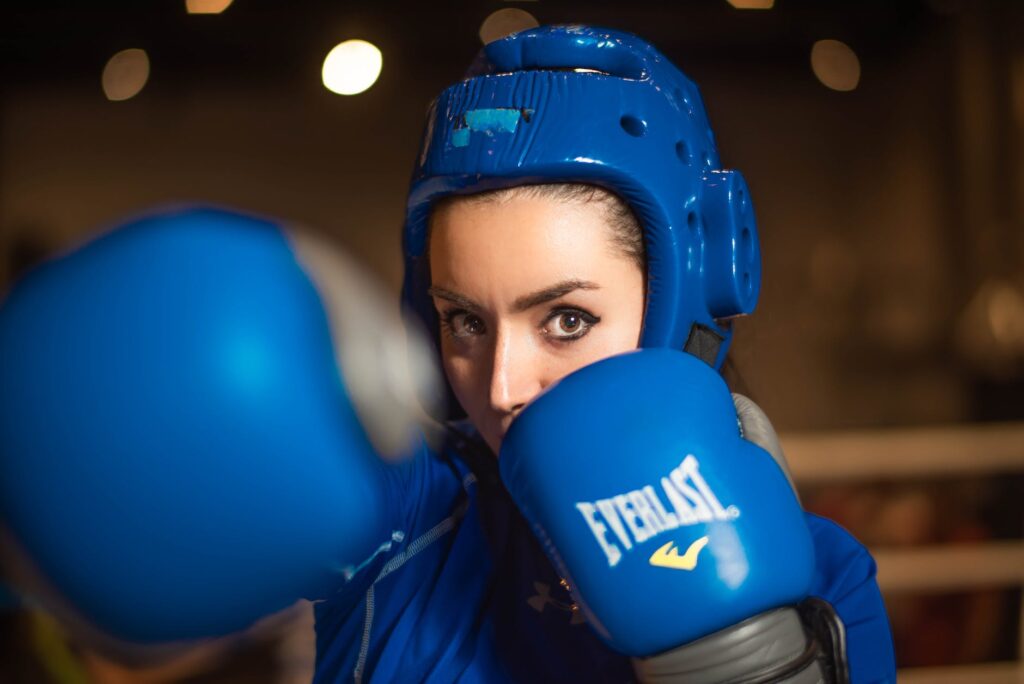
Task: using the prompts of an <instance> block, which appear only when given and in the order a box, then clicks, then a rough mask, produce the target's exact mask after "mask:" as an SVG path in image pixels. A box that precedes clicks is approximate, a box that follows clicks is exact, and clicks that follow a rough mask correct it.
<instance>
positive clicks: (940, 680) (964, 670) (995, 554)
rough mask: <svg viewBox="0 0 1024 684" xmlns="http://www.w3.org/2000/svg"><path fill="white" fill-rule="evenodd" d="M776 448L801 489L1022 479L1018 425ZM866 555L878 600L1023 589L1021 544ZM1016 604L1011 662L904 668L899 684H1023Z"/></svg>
mask: <svg viewBox="0 0 1024 684" xmlns="http://www.w3.org/2000/svg"><path fill="white" fill-rule="evenodd" d="M781 441H782V445H783V448H784V449H785V452H786V458H787V460H788V461H789V465H790V468H791V470H792V473H793V477H794V479H795V480H796V481H797V483H798V484H802V485H818V484H829V483H833V484H834V483H840V482H843V483H846V482H855V481H867V480H875V481H877V480H909V479H921V478H935V477H943V476H950V475H973V476H978V475H999V474H1006V473H1021V472H1024V423H992V424H974V425H959V426H943V427H930V428H902V429H879V430H870V431H869V430H864V431H849V432H829V433H813V434H812V433H790V434H784V435H782V438H781ZM1022 494H1024V492H1022ZM871 551H872V554H873V555H874V556H875V560H876V561H877V563H878V583H879V585H880V586H881V588H882V591H883V592H903V591H943V590H953V589H974V588H982V587H986V588H987V587H1024V540H1021V539H1017V540H1012V541H991V542H984V543H978V544H941V545H934V546H921V547H916V548H898V549H897V548H893V549H886V548H872V549H871ZM1021 603H1022V605H1021V610H1020V614H1019V616H1018V630H1019V641H1018V646H1017V660H1016V661H1013V662H1001V663H998V662H997V663H979V664H973V665H958V666H947V667H920V668H905V669H901V670H900V671H899V681H900V682H904V683H910V684H925V683H928V684H968V683H970V684H1003V683H1010V682H1013V683H1016V684H1020V683H1024V600H1022V602H1021Z"/></svg>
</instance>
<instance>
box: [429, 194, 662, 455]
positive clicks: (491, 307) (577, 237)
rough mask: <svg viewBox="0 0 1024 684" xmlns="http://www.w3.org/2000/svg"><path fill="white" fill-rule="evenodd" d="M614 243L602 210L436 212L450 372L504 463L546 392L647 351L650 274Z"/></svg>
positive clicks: (549, 206) (544, 201)
mask: <svg viewBox="0 0 1024 684" xmlns="http://www.w3.org/2000/svg"><path fill="white" fill-rule="evenodd" d="M612 238H613V236H612V230H611V228H610V226H609V224H608V222H607V220H606V218H605V211H604V210H603V208H602V207H601V205H600V204H599V203H597V202H582V201H570V202H566V201H560V200H555V199H551V198H545V197H531V196H513V197H512V198H511V199H505V200H496V201H466V200H461V201H459V200H457V201H454V202H453V203H451V204H447V205H444V206H442V207H441V208H439V209H438V210H437V211H436V212H435V214H434V217H433V220H432V222H431V238H430V269H431V274H432V281H433V282H432V287H431V290H430V292H431V295H432V296H433V299H434V305H435V307H436V308H437V311H438V315H439V317H440V320H441V353H442V357H443V360H444V369H445V373H446V374H447V376H448V380H449V382H450V383H451V386H452V389H453V390H454V392H455V396H456V397H457V398H458V400H459V402H460V403H461V404H462V407H463V408H464V409H466V412H467V414H468V415H469V418H470V420H472V421H473V424H474V425H475V426H476V427H477V429H478V430H479V431H480V433H481V435H482V436H483V438H484V439H485V440H486V442H487V444H488V445H489V446H490V447H491V449H493V450H494V452H495V453H498V449H499V447H500V445H501V440H502V437H503V436H504V435H505V431H506V430H508V427H509V425H510V424H511V422H512V419H513V418H514V417H515V416H516V414H518V413H519V411H521V410H522V409H523V407H524V406H525V405H526V404H527V403H528V402H529V401H530V400H531V399H533V397H535V396H536V395H537V393H538V392H540V391H541V390H542V389H544V388H545V387H547V386H548V385H550V384H551V383H553V382H555V381H556V380H559V379H560V378H562V377H563V376H565V375H567V374H568V373H571V372H572V371H574V370H576V369H578V368H581V367H583V366H585V365H587V364H590V363H593V362H594V361H598V360H600V359H602V358H605V357H607V356H611V355H613V354H618V353H620V352H624V351H627V350H630V349H635V348H636V347H637V344H638V342H639V339H640V327H641V324H642V322H643V312H644V296H645V295H644V279H643V274H642V272H641V270H640V267H639V266H638V265H637V263H636V260H635V259H634V258H632V257H630V256H628V255H627V254H625V253H624V252H623V250H622V248H621V247H619V246H617V245H616V243H615V242H614V241H613V239H612ZM556 437H557V436H556Z"/></svg>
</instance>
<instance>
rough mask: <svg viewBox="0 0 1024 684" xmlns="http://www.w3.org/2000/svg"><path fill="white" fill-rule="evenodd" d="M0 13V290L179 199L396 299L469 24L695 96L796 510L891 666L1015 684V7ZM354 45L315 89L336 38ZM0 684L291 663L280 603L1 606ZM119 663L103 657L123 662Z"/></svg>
mask: <svg viewBox="0 0 1024 684" xmlns="http://www.w3.org/2000/svg"><path fill="white" fill-rule="evenodd" d="M0 16H2V19H0V54H2V60H0V74H2V77H0V284H4V287H5V288H6V287H7V286H8V285H9V283H11V282H13V280H14V279H15V278H16V277H17V276H18V274H20V273H22V272H23V271H24V270H25V269H27V268H30V267H31V266H32V265H33V264H34V263H36V262H38V261H39V260H40V259H43V258H45V257H46V256H47V255H50V254H53V253H56V252H59V251H61V250H64V249H67V248H69V247H71V246H73V245H75V244H77V243H79V242H81V241H83V240H85V239H88V238H89V237H90V236H92V235H95V234H97V233H98V232H99V231H101V230H103V229H104V228H105V227H109V226H110V225H112V224H113V223H114V222H116V221H118V220H119V219H120V218H122V217H125V216H127V215H132V214H135V213H138V212H140V211H142V210H144V209H145V208H147V207H152V206H154V205H165V204H169V203H177V202H205V203H214V204H220V205H229V206H234V207H240V208H244V209H247V210H250V211H255V212H259V213H262V214H267V215H271V216H276V217H281V218H284V219H288V220H291V221H297V222H299V223H302V224H305V225H306V226H308V227H309V228H311V229H314V230H317V231H320V232H322V233H324V234H326V235H329V236H330V237H332V238H333V239H335V240H336V241H337V242H338V243H339V244H341V245H342V246H344V247H345V248H346V249H348V250H349V251H350V252H351V253H353V254H354V255H356V256H357V257H358V258H359V259H360V260H362V261H363V262H365V263H366V264H367V265H369V267H370V268H371V269H372V270H373V271H375V272H376V273H377V274H378V275H379V276H380V277H381V278H382V279H383V280H384V281H385V282H386V283H387V284H388V285H389V286H390V287H391V288H392V289H393V290H394V291H395V293H396V299H397V289H398V284H399V281H400V275H401V273H400V270H401V262H400V258H399V254H400V251H399V234H400V226H401V222H402V218H403V207H404V195H405V190H406V184H407V181H408V175H409V172H410V170H411V167H412V160H413V158H414V156H415V154H416V153H417V151H418V150H417V145H418V139H419V136H420V133H421V128H422V125H423V116H424V112H425V110H426V107H427V105H428V103H429V101H430V99H431V98H432V97H433V96H434V95H435V94H436V93H437V92H438V91H439V90H440V89H441V88H442V87H443V86H445V85H446V84H448V83H449V82H452V81H454V80H456V79H458V78H459V77H460V75H461V73H462V72H463V70H464V69H465V66H466V64H468V62H469V60H470V59H471V57H472V55H473V54H475V52H476V51H477V50H478V49H479V48H480V46H481V44H482V41H484V40H487V39H492V38H493V37H496V36H498V35H501V34H502V33H504V32H508V31H511V30H515V29H517V28H520V27H526V26H529V25H531V24H534V23H536V22H540V23H588V24H595V25H604V26H610V27H615V28H619V29H624V30H628V31H633V32H635V33H638V34H640V35H642V36H644V37H646V38H648V39H649V40H651V41H653V42H654V43H655V44H656V45H658V46H659V48H660V49H661V50H662V51H663V52H665V53H666V54H667V55H668V56H669V57H670V58H671V59H672V60H673V61H674V62H676V63H677V64H678V65H679V66H680V67H681V68H682V69H683V70H684V71H685V72H687V73H688V74H689V75H690V76H691V77H692V78H693V79H694V80H695V81H696V82H697V83H698V84H699V86H700V87H701V89H702V92H703V94H704V97H705V102H706V105H707V109H708V113H709V116H710V118H711V123H712V126H713V127H714V129H715V131H716V136H717V139H718V141H719V145H720V152H721V156H722V159H723V162H724V164H725V165H726V166H727V167H730V166H735V167H736V168H740V169H741V170H742V171H743V172H744V175H745V176H746V178H747V180H748V182H749V184H750V187H751V192H752V195H753V198H754V202H755V206H756V212H757V216H758V221H759V228H760V232H761V236H762V237H761V240H762V249H763V253H764V287H763V289H762V296H761V301H760V304H759V307H758V311H757V313H756V315H754V316H753V317H751V318H750V319H749V320H742V321H739V322H738V323H737V336H736V342H735V344H734V350H735V351H734V353H733V357H734V362H735V365H736V368H737V370H738V372H739V376H740V378H741V381H740V384H741V385H743V387H741V388H740V389H741V390H743V391H745V392H746V393H748V394H750V395H752V396H753V397H754V398H755V400H757V401H758V402H759V403H760V404H761V405H762V407H763V408H764V409H765V410H766V412H767V413H768V415H769V416H771V417H772V419H773V421H774V422H775V423H776V425H777V427H778V428H779V429H780V431H781V433H782V442H783V446H784V447H785V448H786V450H787V453H788V455H789V458H790V459H791V461H792V463H793V470H794V474H795V476H796V478H797V480H798V483H799V484H800V488H801V495H802V497H803V500H804V503H805V506H807V507H808V508H810V509H812V510H815V511H819V512H821V513H823V514H826V515H829V516H830V517H833V518H834V519H836V520H837V521H839V522H840V523H842V524H844V525H846V526H847V527H849V528H850V529H851V530H852V531H853V532H854V533H855V534H857V536H858V537H860V538H861V539H862V540H863V541H865V542H866V543H867V544H868V545H869V546H870V547H871V549H872V550H873V552H874V553H875V554H876V557H877V558H878V561H879V578H880V582H881V584H882V587H883V590H884V591H885V593H886V599H887V603H888V606H889V609H890V613H891V620H892V624H893V629H894V634H895V636H896V649H897V658H898V662H899V666H900V667H901V680H903V681H911V682H959V681H962V682H1002V681H1006V682H1010V681H1022V680H1024V669H1022V667H1024V666H1022V665H1021V659H1022V658H1024V635H1022V630H1021V623H1022V615H1024V613H1022V606H1021V584H1022V583H1024V543H1022V541H1021V537H1022V527H1024V503H1022V502H1024V497H1022V496H1021V495H1022V494H1024V40H1022V39H1021V36H1024V3H1017V2H1013V1H1012V0H1003V1H1000V0H981V1H976V2H968V1H967V0H904V1H900V2H891V1H887V0H863V1H859V2H858V1H854V0H847V1H844V2H830V3H820V2H814V1H813V0H777V1H776V2H774V3H773V2H772V1H771V0H732V1H730V2H727V1H726V0H689V1H686V2H660V1H658V0H631V1H630V2H616V1H610V0H605V1H601V0H597V1H595V0H589V1H583V0H537V1H532V2H527V1H522V2H501V1H498V0H472V1H470V0H454V1H452V2H417V3H399V2H371V1H369V0H353V1H351V2H326V1H321V0H309V1H307V2H303V3H289V2H269V1H267V0H235V1H234V2H230V0H188V1H187V2H186V1H185V0H180V1H178V2H170V1H168V2H161V3H130V2H104V1H97V2H89V3H76V2H70V1H65V2H35V3H19V4H17V5H14V6H9V7H8V9H6V10H4V11H3V14H2V15H0ZM353 39H359V40H364V41H368V42H370V43H372V44H373V45H375V46H376V47H377V48H378V49H379V50H380V54H381V55H382V68H381V70H380V73H379V77H378V78H377V79H376V81H375V82H374V83H373V84H372V86H370V87H369V88H368V89H367V90H365V91H363V92H361V93H359V94H355V95H340V94H337V93H335V92H332V91H331V90H329V89H328V88H327V87H325V77H324V64H325V58H326V57H327V55H328V53H329V52H330V51H331V50H332V48H334V47H335V46H336V45H338V44H340V43H342V42H344V41H347V40H353ZM2 603H3V610H2V611H0V616H2V617H0V629H2V632H0V634H2V636H0V680H2V681H15V682H20V681H26V682H37V681H38V682H90V681H92V682H103V683H105V682H158V681H175V682H177V681H182V682H233V681H246V682H292V681H308V680H309V676H310V672H311V664H312V661H311V659H312V641H311V640H312V631H311V627H310V620H309V615H308V612H309V611H308V605H307V606H298V607H296V608H295V609H294V611H293V612H292V613H290V614H288V615H284V616H278V617H276V618H274V619H271V620H269V621H268V622H267V623H266V624H264V625H261V626H259V627H257V628H256V629H255V630H254V631H253V632H251V633H249V634H247V635H243V636H240V637H238V638H235V639H230V640H226V641H224V642H221V643H218V644H213V645H209V646H208V647H206V648H205V649H203V650H201V651H200V652H192V653H190V654H189V655H188V656H186V657H183V658H176V659H170V660H168V661H167V662H162V663H160V664H157V665H153V664H151V665H148V666H145V667H142V666H140V665H139V664H138V663H132V662H127V661H123V662H117V660H116V659H115V660H112V659H110V658H108V657H105V656H102V655H100V654H98V653H94V652H91V651H90V649H88V648H87V647H85V646H83V645H82V644H79V643H76V642H75V639H74V638H73V637H71V636H70V635H68V634H67V633H66V632H65V631H64V630H63V629H62V628H61V627H60V626H59V625H57V624H56V623H54V622H52V620H49V619H48V618H47V617H46V616H45V615H44V614H42V613H40V612H38V611H37V610H35V609H34V607H33V606H32V605H31V602H29V601H26V600H24V599H23V598H18V597H16V596H15V595H14V593H12V592H9V591H8V592H6V593H4V594H3V602H2ZM128 660H129V661H130V660H131V659H130V658H129V659H128Z"/></svg>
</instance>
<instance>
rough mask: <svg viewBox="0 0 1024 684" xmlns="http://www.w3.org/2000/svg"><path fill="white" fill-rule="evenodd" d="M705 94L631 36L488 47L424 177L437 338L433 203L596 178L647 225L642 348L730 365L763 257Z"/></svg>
mask: <svg viewBox="0 0 1024 684" xmlns="http://www.w3.org/2000/svg"><path fill="white" fill-rule="evenodd" d="M719 166H720V162H719V158H718V152H717V150H716V149H715V140H714V135H713V134H712V132H711V129H710V127H709V125H708V119H707V114H706V113H705V111H704V106H703V103H702V101H701V97H700V93H699V92H698V90H697V86H696V85H695V84H694V83H693V82H692V81H691V80H690V79H689V78H687V77H686V76H685V75H683V73H682V72H680V71H679V70H678V69H677V68H676V67H675V66H674V65H673V64H672V63H671V62H669V61H668V59H666V58H665V57H664V56H663V55H662V54H661V53H660V52H658V51H657V50H656V49H655V48H654V47H653V46H652V45H650V44H649V43H647V42H645V41H644V40H642V39H640V38H638V37H637V36H634V35H631V34H629V33H623V32H620V31H611V30H607V29H598V28H591V27H582V26H546V27H540V28H535V29H530V30H527V31H523V32H521V33H517V34H514V35H512V36H509V37H507V38H503V39H501V40H497V41H494V42H492V43H490V44H488V45H486V46H485V47H484V48H483V49H482V50H481V52H480V53H479V55H478V56H477V58H476V60H475V61H474V63H473V64H472V66H471V67H470V69H469V71H468V73H467V75H466V78H465V79H464V80H462V81H460V82H459V83H456V84H455V85H452V86H450V87H449V88H447V89H445V90H444V91H443V92H442V93H441V94H440V95H439V96H438V98H437V99H436V100H435V101H434V102H433V103H432V105H431V107H430V110H429V112H428V115H427V124H426V131H425V133H424V139H423V146H422V151H421V153H420V156H419V159H418V160H417V164H416V167H415V170H414V172H413V176H412V185H411V189H410V192H409V202H408V207H407V213H406V222H405V233H404V237H403V249H404V252H405V282H404V285H403V294H402V296H403V300H404V302H405V304H406V305H408V306H409V307H410V308H411V309H412V310H413V311H414V312H416V314H417V315H419V316H420V317H421V318H422V319H423V320H424V322H425V323H426V325H427V327H428V329H429V330H431V331H432V332H434V333H435V334H434V335H433V337H434V339H435V341H436V339H437V335H436V332H437V330H438V321H437V314H436V312H435V311H434V307H433V305H432V302H431V300H430V297H429V296H428V294H427V288H428V287H429V285H430V271H429V260H428V258H427V257H426V248H427V240H428V235H427V232H428V221H429V217H430V211H431V205H432V203H433V202H434V201H435V200H437V199H439V198H441V197H443V196H447V195H452V194H470V193H474V192H480V191H484V190H491V189H496V188H502V187H509V186H514V185H523V184H528V183H556V182H571V183H590V184H593V185H597V186H601V187H603V188H606V189H608V190H610V191H612V192H613V193H615V194H617V195H618V196H620V197H621V198H622V199H624V200H625V201H626V202H627V203H628V204H629V206H630V208H631V209H632V210H633V212H634V213H635V214H636V216H637V218H638V219H639V221H640V223H641V225H642V226H643V228H644V236H645V244H646V251H647V292H648V299H647V308H646V312H645V316H644V327H643V332H642V335H641V340H640V345H641V346H643V347H672V348H676V349H684V350H685V351H687V352H690V353H691V354H694V355H695V356H697V357H699V358H701V359H702V360H704V361H705V362H707V363H708V364H710V365H712V366H714V367H716V368H718V367H720V366H721V364H722V363H723V362H724V360H725V355H726V350H727V347H728V344H729V340H730V337H731V330H730V325H729V322H728V320H727V319H729V318H731V317H734V316H738V315H742V314H749V313H751V312H752V311H753V310H754V306H755V305H756V303H757V296H758V292H759V290H760V280H761V259H760V249H759V246H758V239H757V227H756V224H755V221H754V213H753V209H752V206H751V202H750V197H749V193H748V192H747V186H746V182H745V181H744V180H743V176H742V175H741V174H740V173H739V172H738V171H735V170H723V169H720V168H719Z"/></svg>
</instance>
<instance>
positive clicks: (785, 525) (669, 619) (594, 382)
mask: <svg viewBox="0 0 1024 684" xmlns="http://www.w3.org/2000/svg"><path fill="white" fill-rule="evenodd" d="M499 465H500V469H501V474H502V479H503V480H504V482H505V483H506V486H507V487H508V489H509V491H510V493H511V495H512V498H513V499H514V500H515V501H516V503H517V505H518V506H519V507H520V509H521V510H522V512H523V514H524V515H525V516H526V518H527V519H528V520H529V521H530V522H531V524H532V526H533V528H534V530H535V532H536V533H537V535H538V536H539V538H540V539H541V542H542V543H543V544H544V546H545V548H546V550H547V551H548V554H549V556H550V557H551V558H552V561H553V562H554V564H555V567H556V569H557V570H558V571H559V572H560V573H561V574H562V575H563V577H565V579H566V580H567V581H568V583H569V584H570V586H571V588H572V591H573V594H574V597H575V598H576V600H577V601H578V602H579V604H580V606H581V609H582V610H583V611H584V614H585V615H586V617H587V620H588V622H589V623H590V625H591V626H592V627H593V628H594V629H595V630H596V631H597V632H598V634H599V635H600V636H601V637H602V638H603V639H604V640H605V641H606V642H607V643H608V644H609V645H610V646H612V647H613V648H615V649H617V650H619V651H621V652H623V653H625V654H628V655H632V656H638V657H647V656H651V655H655V654H663V653H665V652H677V651H678V649H677V651H671V649H676V647H679V646H680V645H687V644H691V645H692V646H691V647H689V650H688V651H687V653H685V654H684V656H683V657H681V658H678V659H676V662H675V665H676V666H678V670H677V672H680V673H685V674H686V675H687V676H689V677H691V679H688V680H687V681H691V680H692V681H719V680H721V679H722V678H725V679H729V680H732V679H737V680H738V679H743V678H744V677H750V676H762V677H763V676H768V677H769V679H767V680H765V681H776V679H774V678H777V677H784V675H785V676H788V673H789V672H790V671H792V672H797V671H806V670H808V667H809V666H811V665H812V664H813V661H814V660H815V657H816V654H815V652H814V648H812V644H811V643H810V640H808V639H806V638H805V634H804V628H803V626H802V625H801V620H800V617H799V615H798V613H797V611H796V610H795V609H794V608H793V607H794V606H796V605H797V604H798V603H800V602H801V601H802V600H803V599H805V598H806V597H807V595H808V591H809V589H810V586H811V581H812V575H813V572H814V564H815V560H814V549H813V544H812V540H811V536H810V532H809V530H808V528H807V525H806V523H805V519H804V514H803V511H802V510H801V507H800V504H799V502H798V500H797V498H796V496H795V493H794V491H793V489H792V487H791V485H790V482H789V481H788V478H787V474H786V473H785V472H784V470H783V468H781V467H780V465H779V463H777V462H776V459H775V458H773V457H772V455H771V454H769V453H768V452H767V451H765V449H763V448H761V447H760V446H757V445H755V444H754V443H752V442H750V441H748V440H746V439H743V438H742V437H741V434H740V430H739V425H738V419H737V412H736V408H735V407H734V403H733V398H732V396H731V395H730V393H729V390H728V388H727V387H726V385H725V383H724V382H723V381H722V379H721V377H719V376H718V374H717V373H716V372H715V371H714V370H713V369H711V368H710V367H708V366H707V365H706V364H704V363H703V362H702V361H700V360H699V359H697V358H695V357H693V356H690V355H687V354H683V353H680V352H677V351H672V350H665V349H644V350H639V351H636V352H632V353H629V354H624V355H621V356H617V357H612V358H610V359H606V360H604V361H600V362H598V363H596V364H593V365H591V366H588V367H586V368H583V369H581V370H579V371H577V372H575V373H573V374H571V375H569V376H567V377H566V378H563V379H562V380H561V381H560V382H559V383H557V384H556V385H554V386H553V387H551V388H549V389H548V390H547V391H546V392H544V393H543V394H542V395H540V396H539V397H538V398H537V399H536V400H534V402H533V403H532V404H531V405H529V406H528V407H527V408H526V409H525V410H524V411H523V413H522V414H521V415H520V416H519V417H517V419H516V420H515V421H514V422H513V424H512V426H511V427H510V429H509V431H508V433H507V434H506V436H505V440H504V443H503V445H502V449H501V454H500V459H499ZM738 625H739V626H740V627H737V626H738ZM780 635H781V636H780ZM838 638H839V640H840V641H841V634H840V635H839V637H838ZM787 640H789V645H788V646H785V647H780V646H779V644H780V643H784V642H787ZM762 643H763V644H767V646H766V647H765V648H760V646H759V644H762ZM723 644H724V645H723ZM750 644H753V645H755V646H757V648H755V649H754V650H756V651H757V653H754V654H750V653H746V652H744V649H745V648H746V646H747V645H750ZM737 645H739V646H737ZM678 652H680V653H682V651H678ZM723 654H724V656H723ZM766 656H767V657H768V658H767V660H766V659H765V658H766ZM638 672H639V669H638ZM757 681H761V680H760V679H758V680H757ZM794 681H799V680H794Z"/></svg>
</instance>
